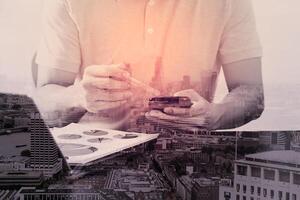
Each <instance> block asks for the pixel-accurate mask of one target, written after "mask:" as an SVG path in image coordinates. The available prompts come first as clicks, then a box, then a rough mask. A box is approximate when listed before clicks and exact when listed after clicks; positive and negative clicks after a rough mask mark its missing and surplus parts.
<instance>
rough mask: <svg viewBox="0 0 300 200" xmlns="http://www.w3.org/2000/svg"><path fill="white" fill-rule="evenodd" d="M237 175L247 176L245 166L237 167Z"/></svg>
mask: <svg viewBox="0 0 300 200" xmlns="http://www.w3.org/2000/svg"><path fill="white" fill-rule="evenodd" d="M237 174H238V175H241V176H247V166H242V165H238V166H237Z"/></svg>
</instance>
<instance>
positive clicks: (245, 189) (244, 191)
mask: <svg viewBox="0 0 300 200" xmlns="http://www.w3.org/2000/svg"><path fill="white" fill-rule="evenodd" d="M243 193H247V185H243Z"/></svg>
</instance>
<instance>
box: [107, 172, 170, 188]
mask: <svg viewBox="0 0 300 200" xmlns="http://www.w3.org/2000/svg"><path fill="white" fill-rule="evenodd" d="M105 188H106V189H113V190H116V191H128V192H134V193H139V192H142V193H149V192H165V191H168V190H170V188H169V187H168V185H167V184H166V183H165V182H164V179H163V178H162V177H161V176H160V175H159V174H158V173H156V172H154V171H152V170H150V171H144V170H130V169H117V170H112V171H111V172H110V174H109V175H108V177H107V182H106V183H105Z"/></svg>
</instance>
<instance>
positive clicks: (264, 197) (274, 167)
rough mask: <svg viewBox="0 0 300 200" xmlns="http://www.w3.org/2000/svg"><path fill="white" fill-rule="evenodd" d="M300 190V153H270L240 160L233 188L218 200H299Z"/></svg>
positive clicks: (222, 189) (227, 189)
mask: <svg viewBox="0 0 300 200" xmlns="http://www.w3.org/2000/svg"><path fill="white" fill-rule="evenodd" d="M299 188H300V153H299V152H296V151H291V150H285V151H268V152H263V153H256V154H251V155H247V156H246V157H245V159H242V160H237V161H236V162H235V174H234V186H233V187H223V186H222V187H221V188H220V196H219V199H220V200H258V199H260V200H272V199H274V200H297V199H299V198H300V190H299ZM221 191H222V192H221ZM225 194H226V195H225ZM229 197H230V198H229Z"/></svg>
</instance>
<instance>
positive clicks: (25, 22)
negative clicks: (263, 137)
mask: <svg viewBox="0 0 300 200" xmlns="http://www.w3.org/2000/svg"><path fill="white" fill-rule="evenodd" d="M253 2H254V7H255V11H256V16H257V27H258V30H259V33H260V36H261V40H262V43H263V46H264V60H263V64H264V65H263V76H264V82H265V93H266V111H265V113H264V114H263V116H262V117H261V118H260V119H259V120H257V121H256V122H252V123H250V124H249V125H247V126H245V127H243V128H242V129H252V130H257V129H268V130H269V129H273V130H274V129H300V123H298V121H297V119H298V118H300V94H299V95H298V93H300V92H299V90H300V80H298V76H299V75H300V64H299V59H298V56H300V55H298V54H300V37H299V35H300V21H299V19H300V12H299V8H300V1H299V0H276V1H274V0H253ZM41 8H42V1H41V0H0V89H1V90H2V91H3V90H9V91H12V90H17V89H16V88H19V89H18V90H19V91H20V90H22V92H24V89H23V87H24V85H28V86H27V90H29V89H30V85H31V71H30V69H31V59H32V56H33V53H34V51H35V49H36V47H37V43H38V39H39V35H40V26H41ZM220 80H221V81H220V87H219V89H218V95H217V99H221V98H222V97H223V96H224V95H225V93H226V87H225V84H224V79H223V77H221V78H220ZM16 82H17V83H16ZM20 82H21V83H20ZM18 83H19V84H18ZM298 88H299V90H298ZM275 121H276V122H277V123H274V122H275Z"/></svg>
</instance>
